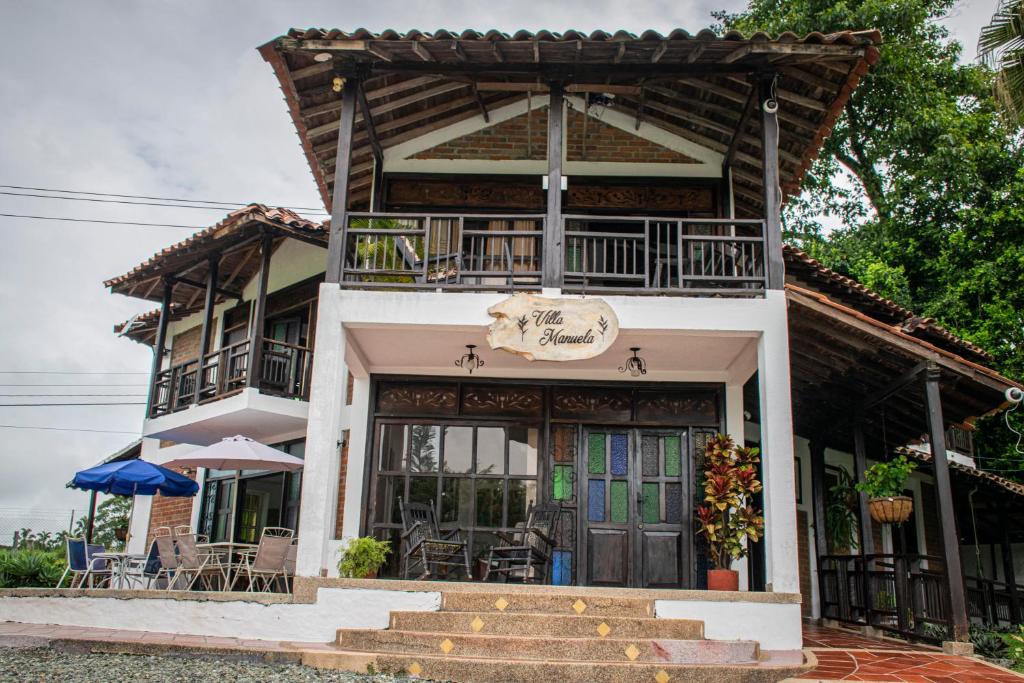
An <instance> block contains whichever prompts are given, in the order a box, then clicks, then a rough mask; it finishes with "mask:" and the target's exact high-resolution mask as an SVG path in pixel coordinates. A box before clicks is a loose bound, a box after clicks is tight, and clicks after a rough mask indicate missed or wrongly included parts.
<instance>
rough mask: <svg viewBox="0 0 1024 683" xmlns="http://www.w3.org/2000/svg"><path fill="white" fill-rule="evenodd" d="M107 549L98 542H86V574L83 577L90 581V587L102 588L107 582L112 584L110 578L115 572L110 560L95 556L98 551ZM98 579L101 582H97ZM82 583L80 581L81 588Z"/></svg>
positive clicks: (84, 580)
mask: <svg viewBox="0 0 1024 683" xmlns="http://www.w3.org/2000/svg"><path fill="white" fill-rule="evenodd" d="M104 551H106V548H105V547H103V546H102V545H100V544H98V543H86V544H85V566H86V569H85V576H83V577H82V582H83V583H84V582H88V583H89V588H102V587H103V584H104V583H105V584H106V585H107V586H110V579H111V578H112V577H113V575H114V573H113V570H112V569H111V567H110V561H109V560H106V559H100V558H97V557H94V555H96V553H102V552H104ZM96 579H99V584H95V583H94V582H95V581H96ZM81 586H82V584H81V583H79V588H81Z"/></svg>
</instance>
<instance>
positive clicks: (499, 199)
mask: <svg viewBox="0 0 1024 683" xmlns="http://www.w3.org/2000/svg"><path fill="white" fill-rule="evenodd" d="M388 204H389V205H397V206H407V207H466V208H481V209H483V208H490V209H533V210H537V211H543V210H544V190H543V189H542V188H541V186H540V181H539V180H533V181H532V182H530V183H529V184H526V183H525V182H522V181H518V182H517V180H516V179H509V181H508V182H503V183H498V182H483V181H477V182H472V181H469V182H453V181H447V180H437V181H432V180H412V179H409V178H396V179H394V180H392V181H391V182H390V183H389V184H388Z"/></svg>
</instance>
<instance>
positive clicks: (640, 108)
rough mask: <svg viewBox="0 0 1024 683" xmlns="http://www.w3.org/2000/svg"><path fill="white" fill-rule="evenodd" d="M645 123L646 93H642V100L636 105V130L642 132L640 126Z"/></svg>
mask: <svg viewBox="0 0 1024 683" xmlns="http://www.w3.org/2000/svg"><path fill="white" fill-rule="evenodd" d="M643 122H644V91H643V90H641V91H640V100H639V101H638V102H637V103H636V124H635V125H634V126H633V129H634V130H640V124H641V123H643Z"/></svg>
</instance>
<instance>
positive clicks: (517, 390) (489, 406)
mask: <svg viewBox="0 0 1024 683" xmlns="http://www.w3.org/2000/svg"><path fill="white" fill-rule="evenodd" d="M543 411H544V391H543V389H541V388H539V387H519V386H513V387H488V386H475V385H467V386H466V387H465V389H464V390H463V394H462V413H463V414H464V415H473V416H484V415H486V416H491V417H536V418H540V417H541V416H542V415H543Z"/></svg>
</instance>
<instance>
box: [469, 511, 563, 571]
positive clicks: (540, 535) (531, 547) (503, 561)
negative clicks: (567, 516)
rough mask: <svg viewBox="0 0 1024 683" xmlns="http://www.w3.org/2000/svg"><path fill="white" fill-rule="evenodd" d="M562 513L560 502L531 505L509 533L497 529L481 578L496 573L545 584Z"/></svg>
mask: <svg viewBox="0 0 1024 683" xmlns="http://www.w3.org/2000/svg"><path fill="white" fill-rule="evenodd" d="M561 514H562V505H561V503H549V504H545V505H533V504H532V503H531V504H530V507H529V509H528V510H527V511H526V523H525V524H522V525H517V528H516V531H515V532H513V533H512V534H506V533H503V532H500V531H499V532H497V534H496V535H497V537H498V539H499V541H500V542H499V544H498V545H495V546H491V550H490V553H489V555H488V557H487V570H486V571H485V572H484V576H483V581H487V579H488V578H489V577H490V576H491V574H496V575H498V576H503V577H504V578H505V580H506V581H508V580H509V579H510V578H514V579H516V580H519V581H522V582H523V583H527V582H533V583H547V580H548V574H549V573H550V571H551V555H552V549H553V548H554V546H555V542H554V540H552V539H553V538H554V537H555V531H556V529H557V527H558V518H559V517H560V516H561Z"/></svg>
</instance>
